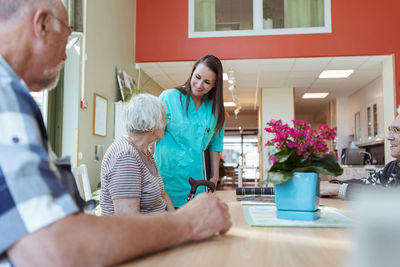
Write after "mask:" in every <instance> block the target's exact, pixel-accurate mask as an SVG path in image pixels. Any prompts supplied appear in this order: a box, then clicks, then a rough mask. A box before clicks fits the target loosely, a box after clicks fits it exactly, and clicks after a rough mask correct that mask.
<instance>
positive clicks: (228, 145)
mask: <svg viewBox="0 0 400 267" xmlns="http://www.w3.org/2000/svg"><path fill="white" fill-rule="evenodd" d="M257 144H258V139H257V136H256V135H234V136H229V135H225V136H224V150H223V155H224V162H225V163H224V165H225V166H227V167H228V166H231V167H234V168H237V167H239V166H246V167H259V165H260V163H259V153H258V145H257ZM254 177H257V178H258V171H257V170H256V169H245V170H244V171H243V178H254Z"/></svg>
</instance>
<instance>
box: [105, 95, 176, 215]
mask: <svg viewBox="0 0 400 267" xmlns="http://www.w3.org/2000/svg"><path fill="white" fill-rule="evenodd" d="M122 118H123V122H124V124H125V129H126V134H125V135H124V136H123V137H119V138H118V139H117V140H115V141H114V143H112V144H111V146H110V147H109V148H108V150H107V152H106V154H105V156H104V159H103V162H102V164H101V198H100V203H101V208H102V213H103V215H125V216H132V215H137V214H138V213H139V212H140V213H143V214H150V213H157V212H162V211H165V210H170V211H172V210H174V207H173V205H172V202H171V200H170V199H169V197H168V195H167V193H166V192H165V190H164V184H163V181H162V179H161V176H160V173H159V171H158V169H157V166H156V163H155V161H154V158H153V155H152V154H151V153H150V152H149V147H150V145H152V144H154V142H156V141H158V140H160V139H162V138H163V137H164V131H165V126H166V125H167V121H166V117H165V105H164V103H163V102H162V101H161V100H159V99H158V98H157V97H155V96H152V95H149V94H140V95H136V96H134V97H132V98H131V100H130V101H129V103H128V105H127V106H126V107H125V109H124V112H123V114H122Z"/></svg>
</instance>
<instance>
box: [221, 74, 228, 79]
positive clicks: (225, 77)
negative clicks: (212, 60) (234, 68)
mask: <svg viewBox="0 0 400 267" xmlns="http://www.w3.org/2000/svg"><path fill="white" fill-rule="evenodd" d="M222 78H223V79H224V81H227V80H228V74H227V73H226V72H224V74H223V75H222Z"/></svg>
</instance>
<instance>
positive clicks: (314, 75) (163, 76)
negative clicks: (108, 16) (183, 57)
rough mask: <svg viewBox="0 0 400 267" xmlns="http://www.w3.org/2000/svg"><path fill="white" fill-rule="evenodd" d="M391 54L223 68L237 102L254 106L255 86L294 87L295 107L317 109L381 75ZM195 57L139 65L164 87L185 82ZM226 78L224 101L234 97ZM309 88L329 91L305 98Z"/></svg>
mask: <svg viewBox="0 0 400 267" xmlns="http://www.w3.org/2000/svg"><path fill="white" fill-rule="evenodd" d="M386 57H388V56H354V57H319V58H318V57H314V58H285V59H248V60H223V61H222V65H223V68H224V72H228V71H229V69H230V68H232V69H233V70H234V74H235V75H234V76H235V79H236V88H237V95H238V105H239V106H241V107H242V111H244V110H248V111H250V110H254V105H255V98H256V94H257V93H256V91H257V90H256V87H257V82H258V88H282V87H293V88H295V111H296V113H298V114H310V113H316V112H318V111H320V110H321V109H323V108H324V107H325V106H326V104H327V103H328V102H329V101H331V100H333V99H335V98H337V97H346V96H350V95H351V94H353V93H354V92H356V91H357V90H359V89H360V88H362V87H364V86H366V85H367V84H369V83H370V82H372V81H373V80H375V79H376V78H378V77H379V76H381V68H382V67H381V66H382V61H383V60H384V59H385V58H386ZM194 63H195V62H194V61H185V62H153V63H140V64H139V65H140V68H141V70H143V71H144V72H145V73H146V74H147V75H148V76H150V77H151V78H152V79H153V80H154V81H155V82H157V83H158V84H159V85H160V86H161V87H162V88H164V89H167V88H173V87H176V86H177V85H181V84H183V83H184V82H185V81H186V80H187V79H188V77H189V75H190V73H191V70H192V67H193V64H194ZM343 69H354V72H353V73H352V74H351V75H350V76H349V77H348V78H341V79H319V78H318V76H319V74H320V73H321V72H322V71H323V70H343ZM228 87H229V84H228V82H227V81H224V101H225V102H230V101H232V95H231V93H230V91H229V90H228ZM306 92H310V93H313V92H318V93H319V92H328V93H329V95H328V96H327V97H326V98H324V99H302V98H301V97H302V95H303V94H304V93H306Z"/></svg>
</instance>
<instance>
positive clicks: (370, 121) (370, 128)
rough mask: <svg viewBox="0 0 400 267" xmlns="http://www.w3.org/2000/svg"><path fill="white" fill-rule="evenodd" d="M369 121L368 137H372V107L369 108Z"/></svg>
mask: <svg viewBox="0 0 400 267" xmlns="http://www.w3.org/2000/svg"><path fill="white" fill-rule="evenodd" d="M367 123H368V125H367V126H368V139H371V138H372V127H373V125H372V114H371V107H368V108H367Z"/></svg>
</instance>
